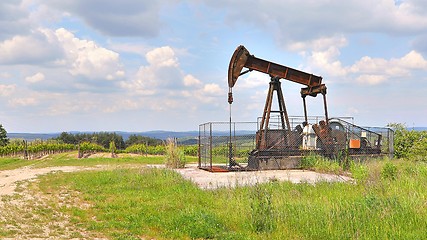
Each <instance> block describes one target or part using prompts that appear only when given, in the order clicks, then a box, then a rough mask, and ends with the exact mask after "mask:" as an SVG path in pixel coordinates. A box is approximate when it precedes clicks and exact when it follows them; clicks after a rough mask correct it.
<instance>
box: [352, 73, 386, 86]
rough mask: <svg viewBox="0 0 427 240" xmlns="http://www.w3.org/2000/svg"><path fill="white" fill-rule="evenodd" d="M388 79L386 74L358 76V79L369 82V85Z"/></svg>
mask: <svg viewBox="0 0 427 240" xmlns="http://www.w3.org/2000/svg"><path fill="white" fill-rule="evenodd" d="M386 79H387V77H386V76H384V75H367V74H364V75H360V76H359V77H357V78H356V81H357V82H359V83H362V84H368V85H377V84H380V83H382V82H384V81H385V80H386Z"/></svg>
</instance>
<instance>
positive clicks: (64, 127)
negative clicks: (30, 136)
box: [0, 0, 427, 132]
mask: <svg viewBox="0 0 427 240" xmlns="http://www.w3.org/2000/svg"><path fill="white" fill-rule="evenodd" d="M425 12H427V2H426V1H422V0H407V1H394V0H365V1H359V0H347V1H341V0H316V1H313V0H305V1H295V0H283V1H272V0H263V1H251V0H249V1H248V0H245V1H243V0H235V1H226V0H220V1H206V0H188V1H180V0H170V1H147V0H123V1H112V0H73V1H58V0H4V1H1V3H0V123H1V124H3V126H4V127H5V128H6V130H7V131H8V132H61V131H148V130H159V129H162V130H174V131H184V130H197V129H198V125H199V124H200V123H205V122H209V121H228V116H229V112H228V103H227V93H228V86H227V68H228V64H229V60H230V58H231V55H232V53H233V51H234V50H235V49H236V47H237V46H238V45H241V44H242V45H244V46H245V47H246V48H247V49H248V50H249V51H250V52H251V54H254V55H255V56H257V57H260V58H264V59H267V60H270V61H273V62H277V63H279V64H282V65H286V66H289V67H293V68H297V69H301V70H303V71H307V72H310V73H313V74H315V75H320V76H322V77H323V79H324V80H323V81H324V83H325V84H326V85H327V87H328V94H327V98H328V110H329V115H330V116H352V117H354V121H355V123H356V124H358V125H363V126H385V125H387V124H388V123H404V124H406V125H407V126H408V127H412V126H427V110H426V105H427V104H426V101H427V97H426V95H425V92H426V91H427V74H426V73H427V45H426V44H425V42H426V41H427V15H426V14H425ZM268 82H269V77H268V76H267V75H264V74H260V73H256V72H251V73H250V74H247V75H246V76H244V77H242V78H239V80H238V81H237V83H236V86H235V88H234V89H233V92H234V100H235V101H234V103H233V119H234V120H235V121H255V120H256V118H257V117H258V116H260V115H261V114H262V110H263V107H264V101H265V96H266V92H267V88H268ZM282 87H283V92H284V95H285V101H286V105H287V108H288V113H289V114H290V115H302V114H303V109H302V103H301V99H300V96H299V90H300V88H301V87H302V86H300V85H298V84H295V83H292V82H289V81H285V80H282ZM320 103H321V99H320V98H318V99H309V101H308V107H309V114H310V115H322V114H323V108H322V105H321V104H320Z"/></svg>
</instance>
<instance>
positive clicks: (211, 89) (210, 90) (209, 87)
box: [203, 83, 225, 96]
mask: <svg viewBox="0 0 427 240" xmlns="http://www.w3.org/2000/svg"><path fill="white" fill-rule="evenodd" d="M203 92H204V93H205V94H207V95H210V96H219V95H223V94H224V92H225V91H224V90H223V89H221V87H220V86H219V85H218V84H216V83H209V84H206V85H205V86H204V87H203Z"/></svg>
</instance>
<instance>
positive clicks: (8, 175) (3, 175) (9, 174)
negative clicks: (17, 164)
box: [0, 166, 96, 196]
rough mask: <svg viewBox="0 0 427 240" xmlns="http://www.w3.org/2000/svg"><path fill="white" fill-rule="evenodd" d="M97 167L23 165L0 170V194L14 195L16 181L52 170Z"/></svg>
mask: <svg viewBox="0 0 427 240" xmlns="http://www.w3.org/2000/svg"><path fill="white" fill-rule="evenodd" d="M90 169H96V168H88V167H76V166H64V167H47V168H31V167H23V168H18V169H13V170H3V171H0V196H3V195H13V194H14V193H15V188H16V183H17V182H20V181H26V180H31V179H35V178H37V176H39V175H44V174H47V173H51V172H59V171H61V172H75V171H81V170H90Z"/></svg>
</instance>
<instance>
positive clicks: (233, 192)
mask: <svg viewBox="0 0 427 240" xmlns="http://www.w3.org/2000/svg"><path fill="white" fill-rule="evenodd" d="M163 161H164V159H163V158H162V157H159V158H157V157H136V158H131V157H129V158H127V157H125V158H123V159H102V158H100V159H97V158H94V159H81V160H78V159H74V158H72V159H69V157H67V156H66V155H58V156H54V157H52V159H50V160H49V159H43V160H40V162H38V163H37V164H36V166H43V165H44V164H46V165H52V164H60V165H78V164H79V163H82V162H84V164H85V165H86V166H90V165H97V164H100V163H108V164H117V165H119V164H134V163H162V162H163ZM15 164H16V163H15ZM322 164H324V163H323V162H322ZM5 165H7V164H5ZM12 165H13V164H12V163H9V166H12ZM17 166H19V164H18V165H17ZM314 166H318V165H314ZM327 169H332V170H333V169H334V168H330V167H328V168H327ZM350 174H352V175H353V176H354V178H355V180H356V181H355V182H348V183H327V182H322V183H318V184H316V185H311V184H292V183H289V182H278V181H273V182H270V183H267V184H259V185H256V186H252V187H239V188H236V189H228V188H221V189H217V190H210V191H205V190H201V189H199V188H197V187H196V186H195V185H194V184H193V183H191V182H189V181H187V180H184V179H183V178H182V177H181V176H180V175H179V174H178V173H176V172H174V171H172V170H168V169H150V168H144V167H141V168H139V169H135V168H133V169H124V168H120V169H114V170H105V171H84V172H74V173H56V174H49V175H46V176H42V177H40V181H39V182H38V183H31V185H32V186H37V191H40V192H41V193H42V194H43V195H44V196H47V198H45V199H47V200H45V201H47V202H44V204H45V205H47V206H49V207H50V208H51V209H50V210H49V211H51V212H62V213H65V214H66V215H68V216H70V222H71V223H72V224H74V225H75V226H79V227H80V228H83V229H86V230H87V231H90V232H93V233H94V235H93V236H97V234H96V233H99V234H100V235H101V236H102V235H106V236H108V237H111V238H112V239H140V238H146V239H150V238H155V239H423V238H425V236H426V230H425V229H427V208H426V207H425V206H426V203H427V164H426V163H423V162H411V161H402V160H399V161H395V160H388V159H380V160H371V161H368V162H367V163H363V164H362V163H357V164H352V165H351V166H350ZM64 191H65V192H66V193H67V194H68V198H69V199H70V200H69V202H68V204H65V205H64V204H63V202H64V200H63V193H64ZM25 213H26V216H28V217H27V218H30V219H31V218H32V216H40V215H41V216H45V215H46V214H47V215H49V214H50V212H46V211H43V212H40V208H37V207H35V209H34V210H33V211H30V212H28V211H26V212H25ZM47 215H46V219H49V218H47ZM42 219H44V218H42ZM42 221H43V220H42ZM46 221H47V220H46ZM1 226H2V224H1V223H0V238H1V237H3V236H7V237H11V236H12V237H13V236H16V235H14V234H15V233H13V232H11V231H8V230H7V229H5V228H3V229H2V227H1Z"/></svg>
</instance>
